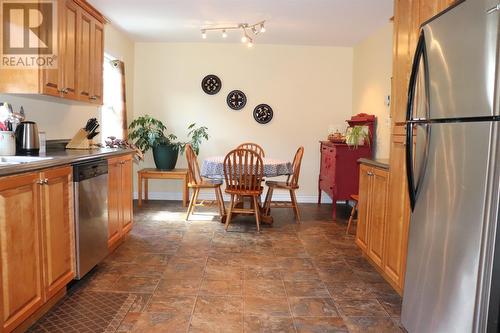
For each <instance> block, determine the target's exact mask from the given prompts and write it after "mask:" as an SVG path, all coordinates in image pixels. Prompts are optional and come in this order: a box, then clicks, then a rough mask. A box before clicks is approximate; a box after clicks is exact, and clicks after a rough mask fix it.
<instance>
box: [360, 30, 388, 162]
mask: <svg viewBox="0 0 500 333" xmlns="http://www.w3.org/2000/svg"><path fill="white" fill-rule="evenodd" d="M391 76H392V23H387V24H386V25H385V26H384V27H383V28H381V29H379V30H378V31H376V32H375V33H374V34H373V35H371V36H370V37H368V38H367V39H365V40H363V41H362V42H360V43H359V44H358V45H356V46H355V47H354V61H353V92H352V96H353V100H352V108H353V114H357V113H360V112H364V113H369V114H374V115H376V116H377V135H376V143H375V157H377V158H384V159H385V158H388V157H389V140H390V119H389V117H390V112H389V106H388V105H387V104H386V98H387V96H389V95H390V94H391Z"/></svg>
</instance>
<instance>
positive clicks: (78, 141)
mask: <svg viewBox="0 0 500 333" xmlns="http://www.w3.org/2000/svg"><path fill="white" fill-rule="evenodd" d="M87 135H88V133H87V132H86V131H85V130H84V129H83V128H81V129H79V130H78V132H77V133H76V134H75V136H74V137H73V139H71V141H70V142H68V144H67V145H66V149H91V148H92V146H93V145H94V143H93V142H92V140H89V139H87Z"/></svg>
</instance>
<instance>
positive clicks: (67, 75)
mask: <svg viewBox="0 0 500 333" xmlns="http://www.w3.org/2000/svg"><path fill="white" fill-rule="evenodd" d="M57 4H58V5H57V6H58V7H57V9H58V24H57V43H58V48H57V50H58V52H57V68H54V69H40V70H38V69H4V68H0V77H1V78H2V80H0V93H30V94H37V93H38V94H44V95H50V96H56V97H61V98H64V99H70V100H79V101H84V102H87V103H95V104H102V91H103V77H102V75H103V69H102V68H103V61H104V23H105V19H104V17H103V16H102V15H101V14H100V13H99V12H98V11H97V10H95V8H93V7H92V6H91V5H89V4H88V2H87V1H85V0H59V1H57ZM4 78H5V80H4Z"/></svg>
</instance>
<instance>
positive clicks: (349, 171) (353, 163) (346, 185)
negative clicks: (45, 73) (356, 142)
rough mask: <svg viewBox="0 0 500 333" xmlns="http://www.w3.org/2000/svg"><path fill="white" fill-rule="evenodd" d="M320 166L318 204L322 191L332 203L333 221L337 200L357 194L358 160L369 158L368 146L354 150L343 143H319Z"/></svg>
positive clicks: (370, 151)
mask: <svg viewBox="0 0 500 333" xmlns="http://www.w3.org/2000/svg"><path fill="white" fill-rule="evenodd" d="M320 143H321V146H320V149H321V166H320V172H319V180H318V203H321V192H322V191H324V192H325V193H326V194H328V196H329V197H330V198H331V199H332V201H333V219H335V218H336V210H337V205H336V201H337V200H350V196H351V194H357V193H358V187H359V186H358V185H359V164H358V159H360V158H371V157H372V150H371V148H370V146H368V145H365V146H359V147H358V148H356V149H354V148H351V147H349V146H348V145H346V144H344V143H332V142H330V141H320Z"/></svg>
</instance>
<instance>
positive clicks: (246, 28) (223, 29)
mask: <svg viewBox="0 0 500 333" xmlns="http://www.w3.org/2000/svg"><path fill="white" fill-rule="evenodd" d="M0 2H2V0H0ZM265 23H266V21H259V22H257V23H254V24H248V23H238V24H234V25H226V26H220V25H219V26H202V27H200V32H201V38H202V39H207V38H208V33H209V32H215V31H216V32H218V33H220V34H221V37H222V38H223V39H227V38H229V34H228V31H232V30H238V31H240V32H241V35H240V36H241V37H240V38H241V43H243V44H246V45H247V46H248V47H253V43H254V39H255V38H258V35H259V34H260V33H262V32H264V31H266V29H265V28H264V24H265Z"/></svg>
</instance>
